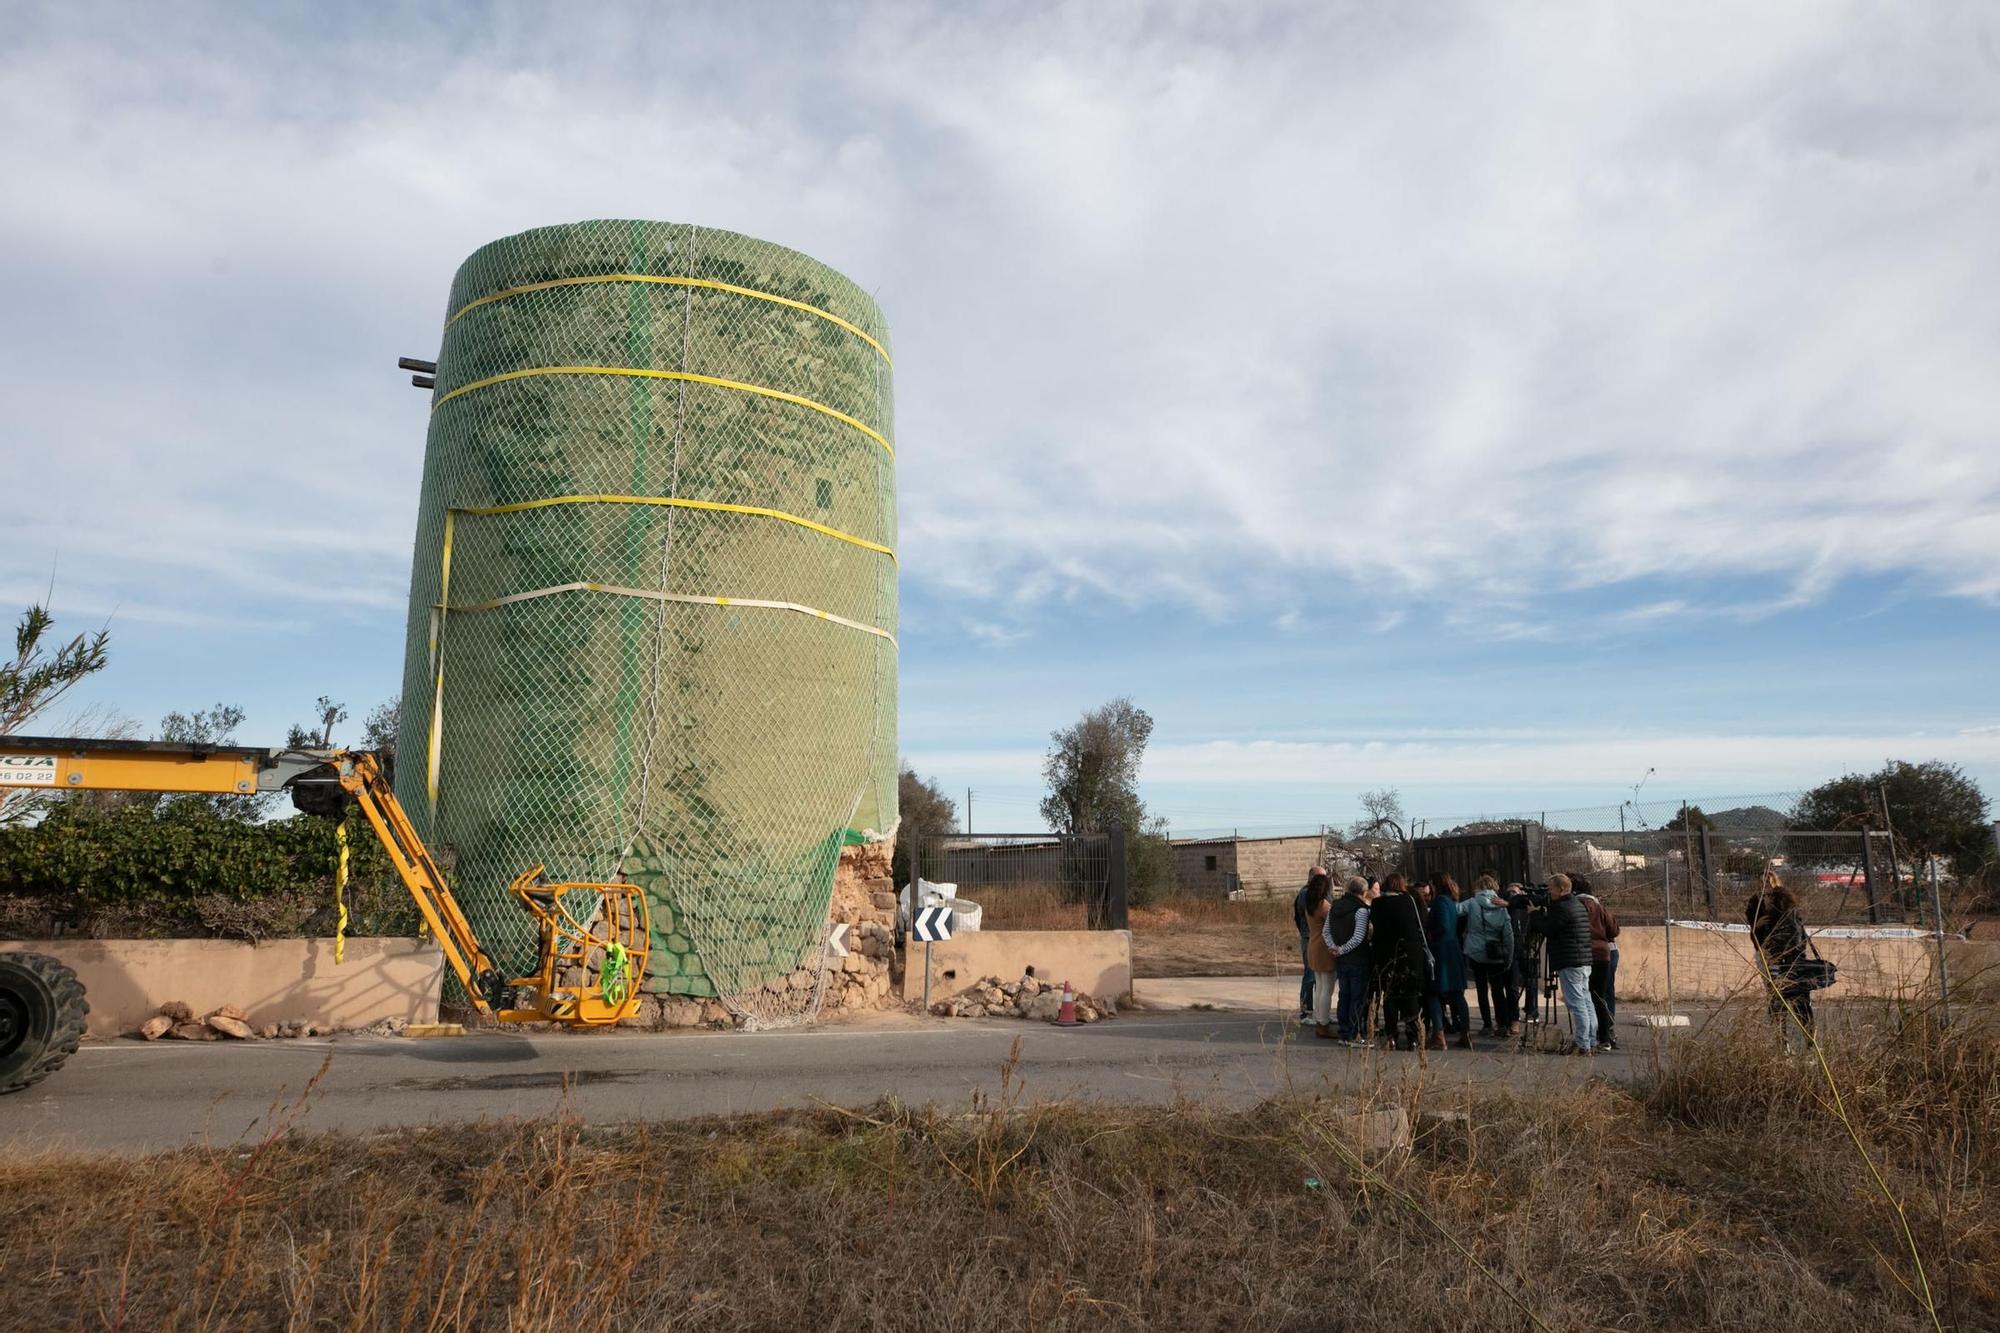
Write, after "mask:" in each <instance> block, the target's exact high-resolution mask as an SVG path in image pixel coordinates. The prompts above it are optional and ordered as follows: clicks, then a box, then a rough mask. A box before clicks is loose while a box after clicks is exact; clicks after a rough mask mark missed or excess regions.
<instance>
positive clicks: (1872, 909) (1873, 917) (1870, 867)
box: [1861, 829, 1882, 926]
mask: <svg viewBox="0 0 2000 1333" xmlns="http://www.w3.org/2000/svg"><path fill="white" fill-rule="evenodd" d="M1861 886H1862V887H1863V888H1864V889H1866V890H1867V891H1868V924H1869V925H1871V926H1873V925H1878V924H1880V923H1881V920H1882V909H1881V905H1880V904H1878V903H1877V902H1876V901H1875V839H1873V838H1871V837H1869V836H1868V830H1867V829H1862V830H1861Z"/></svg>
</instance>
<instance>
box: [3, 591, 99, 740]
mask: <svg viewBox="0 0 2000 1333" xmlns="http://www.w3.org/2000/svg"><path fill="white" fill-rule="evenodd" d="M54 625H55V617H54V616H51V615H50V614H49V613H48V610H47V608H45V607H43V606H41V605H40V604H36V605H34V606H31V607H29V608H28V609H27V610H26V611H23V612H22V613H21V619H20V620H19V621H18V622H17V623H16V624H15V627H14V660H13V661H11V662H0V736H6V735H11V734H13V733H14V732H17V731H19V730H20V729H21V728H22V727H24V726H26V725H27V724H28V723H29V722H30V721H32V720H33V719H34V718H35V717H37V716H38V715H40V714H41V713H42V712H43V711H45V710H46V709H47V708H48V707H49V705H51V704H53V703H54V702H55V701H56V700H58V699H60V698H62V697H63V695H65V694H67V693H68V692H69V691H70V690H71V689H72V688H74V687H75V686H76V684H77V682H79V681H81V680H83V679H84V678H85V677H87V676H91V675H95V674H96V673H97V672H99V671H102V670H104V666H105V663H106V661H107V660H109V659H108V657H107V652H106V650H107V647H108V645H109V644H110V641H111V636H110V635H109V634H108V633H107V632H106V631H104V630H99V631H97V633H95V634H79V635H77V636H75V637H74V638H72V639H71V640H70V641H69V642H68V643H60V644H59V643H55V642H52V641H50V640H49V638H48V633H49V630H50V629H51V628H53V627H54Z"/></svg>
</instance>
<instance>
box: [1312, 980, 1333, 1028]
mask: <svg viewBox="0 0 2000 1333" xmlns="http://www.w3.org/2000/svg"><path fill="white" fill-rule="evenodd" d="M1332 1021H1333V973H1331V972H1315V973H1313V1022H1315V1023H1317V1024H1318V1025H1319V1026H1321V1027H1325V1026H1326V1025H1327V1024H1328V1023H1331V1022H1332Z"/></svg>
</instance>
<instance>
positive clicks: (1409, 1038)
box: [1368, 873, 1432, 1051]
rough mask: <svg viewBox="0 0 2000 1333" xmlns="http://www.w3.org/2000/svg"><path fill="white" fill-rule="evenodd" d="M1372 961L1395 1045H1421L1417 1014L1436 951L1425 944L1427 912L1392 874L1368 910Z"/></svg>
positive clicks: (1384, 1019) (1407, 1048) (1385, 1022)
mask: <svg viewBox="0 0 2000 1333" xmlns="http://www.w3.org/2000/svg"><path fill="white" fill-rule="evenodd" d="M1368 926H1369V933H1370V936H1371V939H1370V940H1369V961H1370V963H1371V965H1372V966H1373V969H1374V972H1375V976H1376V978H1377V983H1378V985H1379V986H1380V988H1381V991H1382V1024H1383V1026H1384V1027H1385V1028H1386V1029H1388V1031H1389V1033H1390V1035H1391V1036H1392V1037H1393V1038H1394V1040H1395V1043H1396V1049H1397V1050H1399V1051H1413V1050H1415V1049H1416V1048H1417V1015H1418V1014H1419V1013H1420V1012H1421V1011H1422V1008H1423V1002H1424V992H1425V991H1426V990H1428V989H1429V988H1430V985H1431V976H1432V968H1431V951H1430V947H1429V946H1428V945H1427V944H1426V943H1425V942H1424V917H1423V911H1422V909H1421V908H1419V907H1418V906H1417V900H1416V899H1415V898H1414V897H1412V896H1411V895H1410V892H1409V887H1408V881H1407V880H1405V879H1404V878H1403V876H1402V875H1401V874H1400V873H1398V874H1392V875H1390V876H1389V877H1388V878H1387V879H1385V880H1383V881H1382V894H1381V896H1380V897H1378V898H1377V899H1376V900H1375V903H1374V906H1372V907H1371V908H1369V911H1368Z"/></svg>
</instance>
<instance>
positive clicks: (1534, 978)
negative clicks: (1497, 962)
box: [1514, 953, 1542, 1019]
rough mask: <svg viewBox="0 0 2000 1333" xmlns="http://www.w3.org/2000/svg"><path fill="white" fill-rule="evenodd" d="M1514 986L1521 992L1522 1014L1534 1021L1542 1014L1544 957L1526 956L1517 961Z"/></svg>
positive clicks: (1536, 954)
mask: <svg viewBox="0 0 2000 1333" xmlns="http://www.w3.org/2000/svg"><path fill="white" fill-rule="evenodd" d="M1514 966H1515V973H1516V975H1515V978H1514V984H1515V985H1516V986H1518V987H1520V991H1521V1012H1522V1013H1523V1014H1524V1015H1526V1016H1527V1017H1528V1018H1530V1019H1533V1018H1535V1017H1537V1016H1539V1015H1540V1013H1541V1012H1542V956H1541V955H1540V954H1538V953H1531V954H1525V955H1523V956H1522V957H1521V958H1519V959H1517V960H1515V965H1514Z"/></svg>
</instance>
